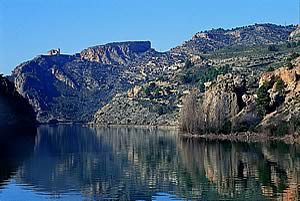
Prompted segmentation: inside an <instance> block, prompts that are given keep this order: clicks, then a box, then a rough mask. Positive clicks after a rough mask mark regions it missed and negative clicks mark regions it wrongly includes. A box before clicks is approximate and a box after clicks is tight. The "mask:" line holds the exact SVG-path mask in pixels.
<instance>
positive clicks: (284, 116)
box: [259, 58, 300, 135]
mask: <svg viewBox="0 0 300 201" xmlns="http://www.w3.org/2000/svg"><path fill="white" fill-rule="evenodd" d="M293 65H294V66H293V67H292V68H290V67H283V68H279V69H277V70H275V71H273V72H266V73H264V74H263V75H262V76H261V79H260V86H262V85H269V88H270V89H269V91H268V92H269V96H270V99H271V103H270V104H271V105H272V104H273V102H274V101H273V100H274V97H276V96H278V95H279V94H281V97H282V101H281V102H280V104H277V105H276V108H274V110H273V111H272V112H271V113H270V114H267V115H266V116H265V117H264V119H263V120H262V122H261V123H260V125H259V126H260V129H261V130H267V131H268V132H269V133H275V134H276V135H285V134H288V133H296V131H297V130H298V129H299V128H300V121H299V119H300V58H297V59H296V60H295V61H294V62H293ZM278 80H280V81H282V85H281V87H280V88H279V87H278ZM279 90H280V91H281V92H279Z"/></svg>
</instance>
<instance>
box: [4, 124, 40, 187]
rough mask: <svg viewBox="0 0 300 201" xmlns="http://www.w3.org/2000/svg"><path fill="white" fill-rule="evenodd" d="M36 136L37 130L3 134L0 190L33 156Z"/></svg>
mask: <svg viewBox="0 0 300 201" xmlns="http://www.w3.org/2000/svg"><path fill="white" fill-rule="evenodd" d="M35 135H36V129H31V130H26V131H23V132H21V131H10V132H9V133H7V134H6V133H2V136H1V137H0V189H1V188H3V187H4V186H5V185H6V183H7V182H8V181H9V179H10V178H11V177H12V176H13V175H14V174H15V173H16V171H17V169H18V168H19V167H20V166H21V165H22V164H23V162H24V161H25V160H26V159H27V158H29V157H30V156H31V154H33V149H34V144H35ZM4 136H5V137H4Z"/></svg>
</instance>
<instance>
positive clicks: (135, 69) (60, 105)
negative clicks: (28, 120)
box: [12, 41, 169, 123]
mask: <svg viewBox="0 0 300 201" xmlns="http://www.w3.org/2000/svg"><path fill="white" fill-rule="evenodd" d="M144 58H145V61H147V60H149V58H152V59H155V58H163V60H165V62H166V63H168V59H169V58H168V57H167V56H166V54H164V53H158V52H156V51H155V50H153V49H151V44H150V42H148V41H145V42H143V41H136V42H123V43H110V44H106V45H100V46H95V47H91V48H87V49H85V50H83V51H82V52H81V53H80V54H75V55H62V54H58V55H41V56H38V57H36V58H34V59H33V60H31V61H28V62H25V63H22V64H20V65H19V66H17V67H16V68H15V69H14V71H13V73H12V77H13V79H14V82H15V86H16V88H17V90H18V91H19V92H20V93H21V94H22V95H23V96H24V97H26V98H27V99H28V100H29V102H30V103H31V104H32V105H33V106H34V108H35V111H36V112H37V119H38V121H39V122H45V123H46V122H49V121H51V122H56V121H59V122H66V121H81V122H87V121H91V120H92V115H93V114H94V113H95V112H96V110H97V109H99V108H101V107H102V106H103V105H104V104H106V103H107V102H108V101H109V100H111V99H112V97H113V96H114V95H115V94H116V93H117V92H118V91H124V90H125V91H126V90H127V89H128V88H130V87H131V86H133V85H135V84H137V83H143V82H145V80H146V79H152V78H153V77H154V76H155V75H156V74H157V71H158V72H159V74H161V73H160V72H162V70H158V69H159V68H160V67H162V64H157V65H160V67H158V68H156V67H154V68H149V67H148V66H147V64H145V62H143V61H144ZM155 73H156V74H155Z"/></svg>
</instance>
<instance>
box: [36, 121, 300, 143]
mask: <svg viewBox="0 0 300 201" xmlns="http://www.w3.org/2000/svg"><path fill="white" fill-rule="evenodd" d="M72 124H80V125H84V126H87V127H91V128H143V129H172V130H178V136H179V137H183V138H190V139H203V140H210V141H231V142H246V143H263V142H272V141H273V142H274V141H277V142H284V143H286V144H300V135H299V136H298V135H296V134H295V135H285V136H268V135H267V134H265V133H255V132H240V133H231V134H215V133H208V134H202V135H199V134H191V133H185V132H182V131H180V129H179V127H178V126H177V125H130V124H126V125H124V124H110V125H101V124H98V125H97V124H94V123H90V122H87V123H86V122H76V123H75V122H60V123H56V124H51V123H50V124H49V123H44V124H40V125H72Z"/></svg>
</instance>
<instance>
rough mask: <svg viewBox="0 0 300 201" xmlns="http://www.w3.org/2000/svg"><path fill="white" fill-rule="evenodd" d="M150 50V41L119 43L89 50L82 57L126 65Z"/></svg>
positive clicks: (105, 62)
mask: <svg viewBox="0 0 300 201" xmlns="http://www.w3.org/2000/svg"><path fill="white" fill-rule="evenodd" d="M150 49H151V43H150V41H130V42H119V43H109V44H106V45H99V46H95V47H90V48H87V49H85V50H83V51H82V52H81V53H80V56H81V58H82V59H85V60H88V61H96V62H99V63H103V64H115V65H120V64H122V65H124V64H127V63H128V62H130V61H132V60H133V59H135V58H136V57H138V56H139V55H140V54H142V53H145V52H146V51H148V50H150Z"/></svg>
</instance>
